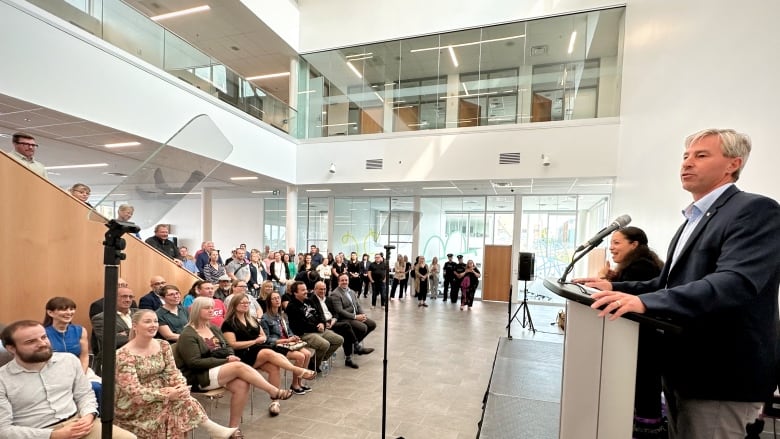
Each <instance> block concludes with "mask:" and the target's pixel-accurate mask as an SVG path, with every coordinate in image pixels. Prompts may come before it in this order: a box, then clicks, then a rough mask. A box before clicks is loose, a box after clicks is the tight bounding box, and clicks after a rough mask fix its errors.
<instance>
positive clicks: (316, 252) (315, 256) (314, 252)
mask: <svg viewBox="0 0 780 439" xmlns="http://www.w3.org/2000/svg"><path fill="white" fill-rule="evenodd" d="M310 250H311V252H310V253H309V254H310V255H311V266H312V268H317V266H318V265H320V264H322V253H320V249H319V248H318V247H317V246H316V245H312V246H311V247H310Z"/></svg>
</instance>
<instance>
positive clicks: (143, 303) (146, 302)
mask: <svg viewBox="0 0 780 439" xmlns="http://www.w3.org/2000/svg"><path fill="white" fill-rule="evenodd" d="M166 283H167V282H166V281H165V279H164V278H163V277H162V276H159V275H157V276H152V278H151V279H149V286H150V287H151V288H152V289H151V290H150V291H149V292H148V293H147V294H146V295H144V297H141V300H140V301H138V308H140V309H151V310H152V311H157V309H158V308H160V306H162V304H163V303H164V302H165V301H164V300H163V297H162V293H163V287H165V284H166Z"/></svg>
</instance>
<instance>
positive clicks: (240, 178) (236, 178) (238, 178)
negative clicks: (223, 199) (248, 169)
mask: <svg viewBox="0 0 780 439" xmlns="http://www.w3.org/2000/svg"><path fill="white" fill-rule="evenodd" d="M230 179H231V180H233V181H239V180H257V177H230Z"/></svg>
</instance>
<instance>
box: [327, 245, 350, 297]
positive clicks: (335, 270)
mask: <svg viewBox="0 0 780 439" xmlns="http://www.w3.org/2000/svg"><path fill="white" fill-rule="evenodd" d="M346 272H347V264H346V263H345V262H344V256H343V255H342V254H341V253H339V254H337V255H336V259H335V262H333V265H332V268H331V269H330V288H329V289H330V290H332V289H335V288H336V287H337V286H338V284H339V276H341V274H343V273H346Z"/></svg>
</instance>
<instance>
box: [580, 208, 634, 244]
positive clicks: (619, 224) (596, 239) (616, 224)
mask: <svg viewBox="0 0 780 439" xmlns="http://www.w3.org/2000/svg"><path fill="white" fill-rule="evenodd" d="M630 222H631V217H630V216H628V215H620V216H619V217H617V218H615V221H612V224H610V225H608V226H607V227H604V228H603V229H601V230H600V231H599V232H598V233H596V235H594V236H593V238H590V239H589V240H587V241H585V243H584V244H582V245H581V246H579V247H577V250H574V252H575V253H576V252H579V251H582V250H585V248H587V247H595V246H597V245H599V244H601V241H603V240H604V238H605V237H607V235H609V234H610V233H612V232H614V231H615V230H618V229H622V228H623V227H625V226H627V225H628V224H629V223H630Z"/></svg>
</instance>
